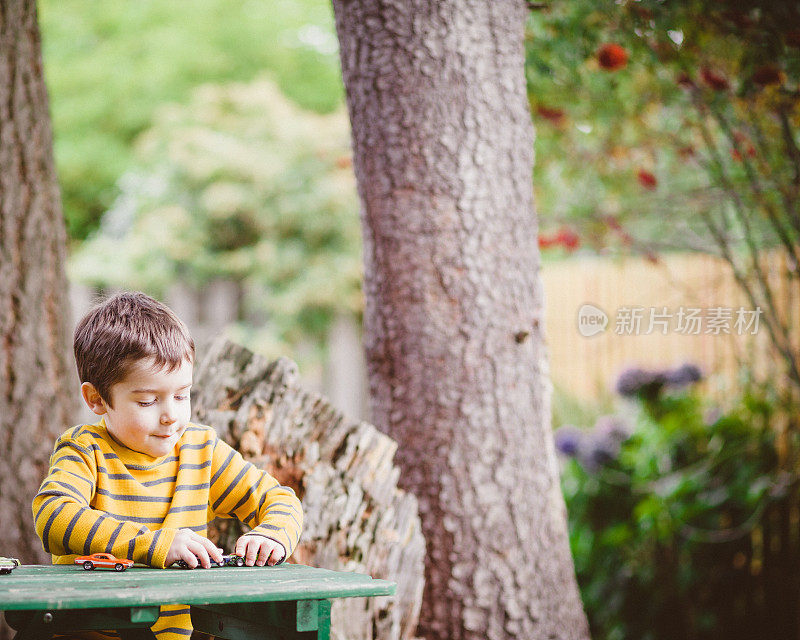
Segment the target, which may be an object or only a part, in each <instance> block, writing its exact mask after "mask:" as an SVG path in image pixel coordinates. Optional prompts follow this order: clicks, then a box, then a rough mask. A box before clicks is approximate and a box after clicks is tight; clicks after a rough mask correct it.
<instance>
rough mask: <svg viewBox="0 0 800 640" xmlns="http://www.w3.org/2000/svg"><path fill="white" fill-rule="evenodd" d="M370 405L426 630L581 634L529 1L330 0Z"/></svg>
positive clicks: (454, 637) (452, 639) (584, 631)
mask: <svg viewBox="0 0 800 640" xmlns="http://www.w3.org/2000/svg"><path fill="white" fill-rule="evenodd" d="M333 5H334V12H335V15H336V26H337V30H338V34H339V42H340V45H341V61H342V70H343V76H344V83H345V88H346V91H347V100H348V106H349V110H350V119H351V122H352V130H353V146H354V166H355V171H356V176H357V178H358V188H359V194H360V197H361V204H362V223H363V233H364V260H365V285H364V286H365V293H366V309H365V317H364V322H365V347H366V352H367V362H368V368H369V383H370V402H371V406H370V409H371V412H372V416H371V418H372V421H373V422H374V424H376V425H377V426H379V427H380V428H382V429H385V430H386V431H387V432H388V433H389V434H390V435H391V436H392V437H394V438H395V439H396V440H398V442H399V445H400V448H399V450H398V454H397V457H398V462H399V465H400V468H401V469H402V471H403V476H402V477H401V486H402V487H403V488H405V489H407V490H410V491H412V492H413V493H415V494H416V495H417V497H418V499H419V501H420V513H421V516H422V521H423V532H424V534H425V537H426V540H427V545H428V550H427V554H428V557H427V562H426V581H427V584H426V589H425V595H424V598H423V610H422V614H421V623H420V630H419V631H420V633H421V634H422V635H424V636H425V637H426V638H427V639H428V640H435V639H442V640H444V639H447V640H459V639H462V638H476V639H477V638H480V639H484V638H489V639H495V638H507V637H514V638H524V639H525V640H536V639H539V638H541V639H544V638H559V639H562V640H566V639H571V638H587V637H588V628H587V624H586V619H585V616H584V613H583V609H582V606H581V602H580V597H579V593H578V589H577V586H576V581H575V575H574V568H573V563H572V558H571V556H570V552H569V546H568V539H567V528H566V517H565V508H564V501H563V497H562V494H561V491H560V487H559V482H558V468H557V464H556V458H555V453H554V446H553V441H552V434H551V430H550V384H549V378H548V368H547V362H546V356H545V351H544V346H543V341H544V338H543V324H542V318H543V310H542V295H541V294H542V292H541V284H540V279H539V253H538V247H537V224H536V218H535V215H534V211H533V195H532V184H531V171H532V165H533V129H532V125H531V120H530V113H529V107H528V102H527V96H526V88H525V77H524V50H523V29H524V24H525V19H526V7H525V3H524V2H523V1H521V0H519V1H516V0H514V1H512V0H492V1H491V2H486V0H405V1H403V2H397V1H390V0H383V1H377V0H334V2H333Z"/></svg>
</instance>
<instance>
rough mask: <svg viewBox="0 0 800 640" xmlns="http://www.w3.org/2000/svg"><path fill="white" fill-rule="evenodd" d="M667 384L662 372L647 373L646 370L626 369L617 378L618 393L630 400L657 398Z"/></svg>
mask: <svg viewBox="0 0 800 640" xmlns="http://www.w3.org/2000/svg"><path fill="white" fill-rule="evenodd" d="M665 382H666V376H665V375H664V373H663V372H661V371H645V370H644V369H636V368H631V369H626V370H625V371H623V372H622V373H621V374H620V376H619V378H617V385H616V389H617V393H619V394H620V395H621V396H625V397H628V398H631V397H635V396H638V395H644V396H648V397H653V398H654V397H656V396H657V395H658V393H659V392H660V391H661V388H662V387H663V386H664V383H665Z"/></svg>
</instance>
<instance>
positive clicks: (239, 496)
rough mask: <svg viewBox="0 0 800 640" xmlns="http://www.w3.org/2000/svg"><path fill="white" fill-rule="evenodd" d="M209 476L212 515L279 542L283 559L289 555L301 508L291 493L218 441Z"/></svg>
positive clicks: (297, 537) (297, 533)
mask: <svg viewBox="0 0 800 640" xmlns="http://www.w3.org/2000/svg"><path fill="white" fill-rule="evenodd" d="M211 473H212V475H211V495H210V501H211V508H212V510H213V511H214V513H215V515H219V516H224V517H235V518H238V519H239V520H240V521H242V522H243V523H244V524H246V525H248V526H249V527H251V528H252V531H251V532H250V533H252V534H257V535H263V536H265V537H267V538H270V539H272V540H275V541H276V542H279V543H280V544H281V545H283V548H284V549H285V551H286V554H285V556H284V560H285V559H286V558H288V557H289V556H290V555H292V552H293V551H294V550H295V547H296V546H297V543H298V541H299V540H300V532H301V531H302V528H303V508H302V506H301V504H300V500H298V499H297V496H296V495H295V493H294V491H293V490H292V489H291V488H290V487H284V486H282V485H281V484H280V483H279V482H278V481H277V480H276V479H275V478H273V477H272V476H271V475H269V474H268V473H267V472H266V471H263V470H261V469H258V468H257V467H256V466H255V465H254V464H252V463H250V462H247V461H245V459H244V458H242V455H241V454H240V453H239V452H238V451H236V450H234V449H233V448H231V447H230V446H229V445H228V444H226V443H225V442H223V441H222V440H220V439H217V440H216V442H215V444H214V452H213V460H212V471H211Z"/></svg>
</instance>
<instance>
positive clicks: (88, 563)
mask: <svg viewBox="0 0 800 640" xmlns="http://www.w3.org/2000/svg"><path fill="white" fill-rule="evenodd" d="M75 564H82V565H83V568H84V569H85V570H86V571H91V570H92V569H95V568H97V567H101V568H105V569H114V571H125V569H127V568H128V567H132V566H133V560H127V559H121V558H116V557H114V556H112V555H111V554H110V553H93V554H92V555H90V556H78V557H77V558H75Z"/></svg>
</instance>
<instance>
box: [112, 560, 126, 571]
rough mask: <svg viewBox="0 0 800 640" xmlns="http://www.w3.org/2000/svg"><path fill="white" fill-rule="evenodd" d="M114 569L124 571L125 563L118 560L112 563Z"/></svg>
mask: <svg viewBox="0 0 800 640" xmlns="http://www.w3.org/2000/svg"><path fill="white" fill-rule="evenodd" d="M114 571H125V565H124V564H122V563H119V562H118V563H117V564H115V565H114Z"/></svg>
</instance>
